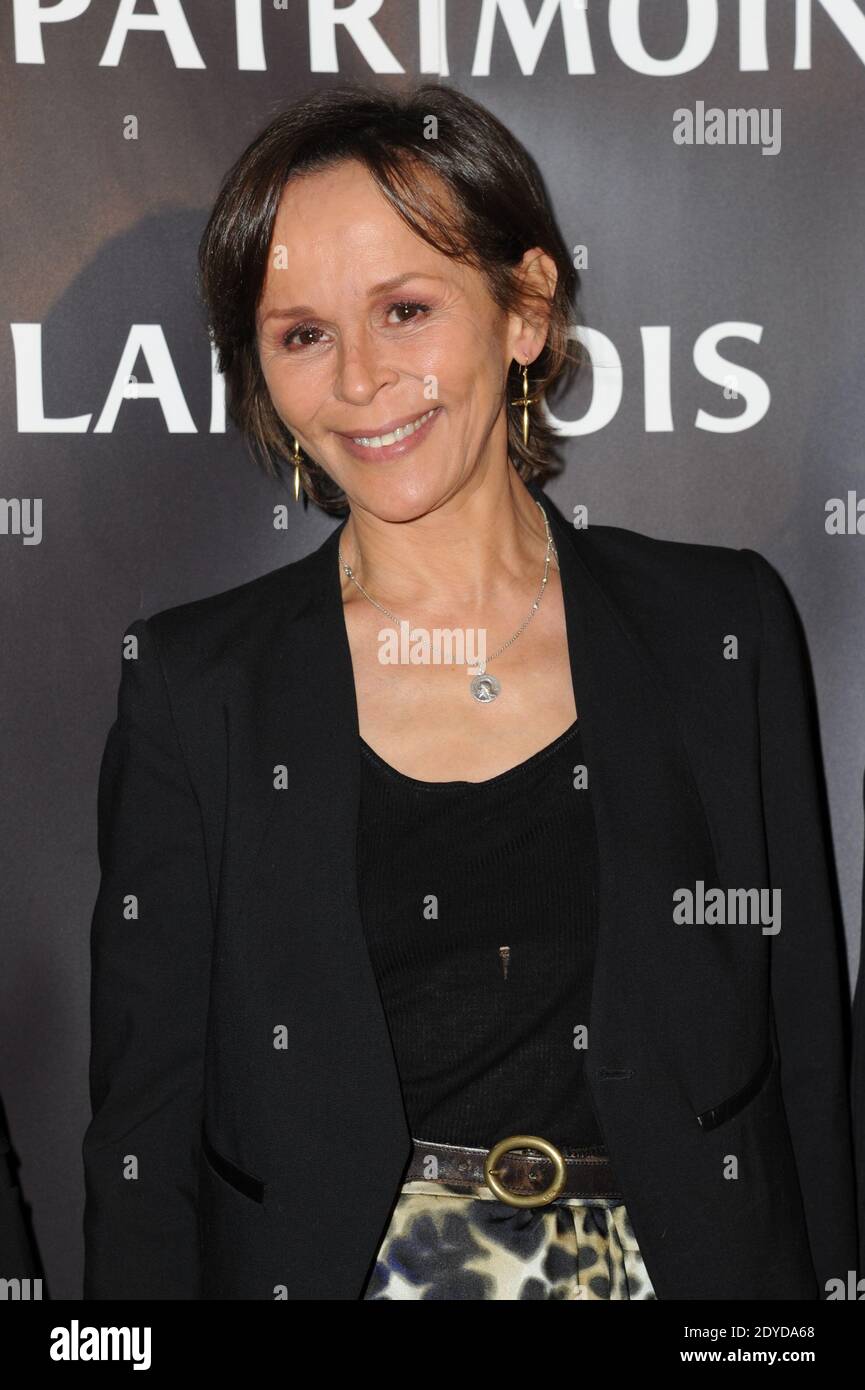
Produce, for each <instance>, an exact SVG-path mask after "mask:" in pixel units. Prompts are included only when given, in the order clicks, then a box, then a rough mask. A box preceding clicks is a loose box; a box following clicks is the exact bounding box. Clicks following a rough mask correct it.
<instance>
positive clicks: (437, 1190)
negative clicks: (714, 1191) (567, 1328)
mask: <svg viewBox="0 0 865 1390" xmlns="http://www.w3.org/2000/svg"><path fill="white" fill-rule="evenodd" d="M362 1297H363V1299H364V1300H373V1301H374V1300H381V1301H385V1300H387V1299H425V1298H426V1299H545V1298H549V1299H587V1300H592V1299H601V1300H606V1299H621V1298H628V1299H631V1298H642V1299H654V1298H655V1297H656V1294H655V1291H654V1289H653V1288H652V1283H651V1280H650V1279H649V1275H648V1273H647V1271H646V1266H645V1265H644V1263H643V1258H642V1256H641V1254H640V1249H639V1246H638V1245H637V1242H636V1240H635V1238H634V1232H633V1229H632V1227H631V1222H630V1219H629V1217H628V1213H627V1210H626V1208H625V1205H624V1203H623V1202H620V1201H615V1200H610V1199H607V1198H601V1197H563V1198H559V1199H557V1200H556V1201H555V1202H551V1203H549V1204H548V1205H547V1206H543V1207H512V1206H509V1205H508V1204H507V1203H506V1202H500V1201H499V1200H498V1198H497V1197H496V1196H495V1195H494V1194H493V1193H492V1192H491V1191H490V1189H489V1188H488V1187H487V1186H486V1184H485V1183H480V1184H479V1185H473V1186H471V1187H457V1186H449V1185H448V1184H447V1183H444V1182H440V1181H432V1180H424V1179H421V1180H418V1181H415V1182H406V1183H403V1185H402V1187H401V1189H400V1192H399V1195H398V1197H397V1200H396V1205H395V1207H394V1209H393V1213H392V1215H391V1219H390V1222H389V1224H388V1228H387V1231H386V1232H385V1236H384V1239H383V1241H382V1243H381V1247H380V1249H379V1251H378V1255H377V1257H376V1262H375V1266H374V1268H373V1270H372V1273H371V1275H370V1277H369V1279H368V1281H367V1285H366V1288H365V1290H364V1293H363V1295H362Z"/></svg>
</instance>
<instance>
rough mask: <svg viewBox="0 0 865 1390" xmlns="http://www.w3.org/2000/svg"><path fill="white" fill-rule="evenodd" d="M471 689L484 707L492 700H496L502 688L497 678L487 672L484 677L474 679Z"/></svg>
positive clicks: (474, 677)
mask: <svg viewBox="0 0 865 1390" xmlns="http://www.w3.org/2000/svg"><path fill="white" fill-rule="evenodd" d="M470 689H471V692H472V695H474V697H475V699H476V700H480V702H481V704H482V705H487V704H489V702H490V700H494V699H495V698H496V696H497V695H498V693H499V691H500V690H501V686H500V685H499V682H498V681H497V680H496V678H495V676H491V675H490V674H489V672H487V671H485V672H484V674H483V675H482V676H480V675H479V676H473V677H472V683H471V686H470Z"/></svg>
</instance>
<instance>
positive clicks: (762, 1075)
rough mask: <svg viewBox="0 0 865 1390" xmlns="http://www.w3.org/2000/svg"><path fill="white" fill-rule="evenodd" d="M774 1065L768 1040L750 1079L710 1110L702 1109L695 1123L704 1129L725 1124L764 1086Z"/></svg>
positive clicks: (754, 1097)
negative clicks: (766, 1050)
mask: <svg viewBox="0 0 865 1390" xmlns="http://www.w3.org/2000/svg"><path fill="white" fill-rule="evenodd" d="M774 1065H775V1049H774V1047H773V1046H772V1042H771V1040H770V1042H769V1050H768V1052H767V1053H766V1056H765V1057H764V1058H763V1061H762V1062H761V1063H760V1065H759V1067H758V1068H757V1070H756V1071H755V1072H754V1075H753V1076H752V1077H751V1079H750V1080H749V1081H746V1082H745V1085H744V1086H742V1088H741V1089H740V1090H738V1091H736V1092H735V1094H734V1095H732V1096H728V1097H727V1099H726V1100H722V1101H721V1102H720V1104H718V1105H713V1106H712V1108H711V1109H710V1110H704V1111H703V1113H702V1115H698V1116H697V1123H698V1124H699V1125H700V1127H701V1128H702V1129H704V1130H709V1129H717V1128H718V1125H723V1124H726V1122H727V1120H732V1119H733V1118H734V1116H736V1115H738V1114H739V1113H740V1112H741V1111H742V1110H744V1109H745V1106H746V1105H750V1103H751V1101H752V1100H754V1099H756V1097H757V1096H758V1095H759V1093H760V1091H761V1090H762V1089H763V1087H764V1086H765V1084H766V1082H767V1081H768V1079H769V1076H770V1075H771V1072H772V1069H773V1067H774Z"/></svg>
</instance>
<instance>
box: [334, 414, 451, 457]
mask: <svg viewBox="0 0 865 1390" xmlns="http://www.w3.org/2000/svg"><path fill="white" fill-rule="evenodd" d="M437 409H438V406H433V408H432V410H428V411H427V412H426V413H425V414H424V415H419V416H418V417H417V419H416V420H410V421H409V423H408V424H407V425H399V426H398V427H397V429H395V430H392V431H391V433H390V434H373V435H369V434H352V435H349V439H351V440H353V441H354V443H355V444H361V445H363V447H364V448H365V449H382V448H384V447H385V446H386V445H388V444H396V442H397V440H399V439H407V438H408V437H409V435H411V434H414V432H415V430H419V429H420V427H421V425H425V424H426V422H427V420H428V419H429V418H430V416H431V415H434V414H435V412H436V410H437Z"/></svg>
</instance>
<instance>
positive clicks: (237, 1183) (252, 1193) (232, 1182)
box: [201, 1129, 264, 1202]
mask: <svg viewBox="0 0 865 1390" xmlns="http://www.w3.org/2000/svg"><path fill="white" fill-rule="evenodd" d="M201 1152H202V1153H203V1154H204V1157H205V1160H206V1162H207V1163H208V1165H209V1166H210V1167H211V1168H212V1169H213V1171H214V1173H216V1175H217V1177H219V1178H221V1179H222V1181H223V1182H225V1183H228V1185H229V1187H233V1188H234V1189H235V1191H237V1192H241V1193H243V1196H244V1197H249V1198H250V1200H251V1201H253V1202H263V1201H264V1183H263V1182H262V1180H261V1178H256V1177H253V1175H252V1173H247V1172H246V1171H245V1169H243V1168H239V1167H238V1166H237V1164H236V1163H232V1161H231V1159H230V1158H226V1157H225V1155H224V1154H221V1153H220V1152H219V1150H218V1149H215V1148H214V1147H213V1145H212V1144H211V1142H210V1140H209V1139H208V1137H207V1133H206V1131H205V1130H203V1129H202V1131H201Z"/></svg>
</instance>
